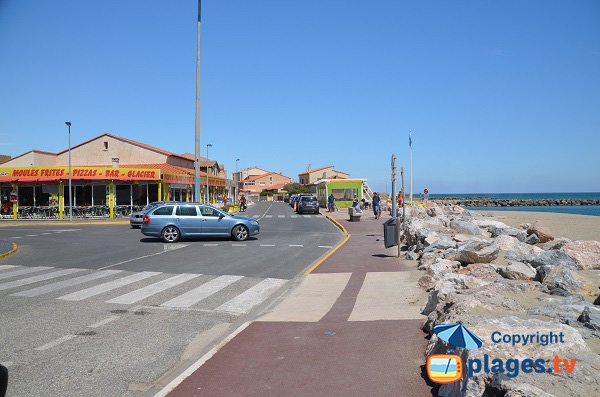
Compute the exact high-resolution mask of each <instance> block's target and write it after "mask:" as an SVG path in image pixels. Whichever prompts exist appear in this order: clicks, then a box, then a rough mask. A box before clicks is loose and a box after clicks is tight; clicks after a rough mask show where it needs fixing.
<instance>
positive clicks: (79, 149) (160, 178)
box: [0, 133, 225, 219]
mask: <svg viewBox="0 0 600 397" xmlns="http://www.w3.org/2000/svg"><path fill="white" fill-rule="evenodd" d="M68 159H69V150H68V149H66V150H63V151H61V152H58V153H52V152H45V151H40V150H31V151H29V152H26V153H23V154H21V155H19V156H16V157H13V158H11V159H9V160H7V161H5V162H3V163H1V164H0V205H1V210H2V214H3V215H9V214H10V215H12V217H13V218H15V219H16V218H17V217H18V216H19V215H21V216H23V217H32V216H44V215H48V216H56V217H58V218H63V217H64V213H65V206H68V203H69V196H71V197H72V202H73V207H74V208H75V209H76V210H77V213H79V211H83V209H85V210H86V211H87V210H88V209H89V208H90V207H94V208H96V209H97V212H92V213H101V214H105V213H107V214H108V215H109V216H111V217H113V216H114V214H115V210H118V208H117V207H119V206H126V207H129V208H130V209H132V208H133V207H136V206H143V205H146V204H147V203H149V202H152V201H159V200H182V201H191V200H192V199H193V197H192V196H193V190H194V189H193V187H194V160H193V157H192V159H190V158H188V157H186V156H184V155H179V154H175V153H172V152H169V151H166V150H163V149H159V148H156V147H153V146H150V145H147V144H144V143H141V142H137V141H133V140H131V139H127V138H123V137H120V136H116V135H113V134H109V133H105V134H102V135H99V136H97V137H95V138H92V139H90V140H88V141H85V142H83V143H80V144H78V145H75V146H72V147H71V180H72V191H71V192H69V189H68V180H69V168H68V164H69V160H68ZM212 163H216V164H217V166H214V164H213V166H212V168H211V166H210V165H209V164H206V166H207V168H205V170H208V171H209V172H208V173H207V172H206V171H201V172H200V177H201V178H200V179H201V185H202V189H203V192H204V191H205V189H207V186H208V192H209V195H210V201H211V202H215V201H216V199H217V196H219V195H223V194H225V178H224V177H222V176H220V175H219V173H220V169H219V167H218V163H217V162H216V161H215V162H212ZM88 213H90V212H88Z"/></svg>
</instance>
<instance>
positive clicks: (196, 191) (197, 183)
mask: <svg viewBox="0 0 600 397" xmlns="http://www.w3.org/2000/svg"><path fill="white" fill-rule="evenodd" d="M201 11H202V0H198V39H197V44H196V151H195V157H196V161H195V163H194V175H195V178H194V182H195V184H194V201H200V19H201V18H200V16H201Z"/></svg>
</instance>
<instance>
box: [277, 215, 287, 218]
mask: <svg viewBox="0 0 600 397" xmlns="http://www.w3.org/2000/svg"><path fill="white" fill-rule="evenodd" d="M277 218H285V215H277Z"/></svg>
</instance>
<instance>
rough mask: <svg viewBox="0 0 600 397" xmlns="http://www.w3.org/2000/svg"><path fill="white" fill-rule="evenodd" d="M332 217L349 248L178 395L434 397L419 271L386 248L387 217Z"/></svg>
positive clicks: (208, 364)
mask: <svg viewBox="0 0 600 397" xmlns="http://www.w3.org/2000/svg"><path fill="white" fill-rule="evenodd" d="M328 215H330V216H332V217H333V218H336V219H337V221H338V222H339V223H340V225H341V226H342V227H343V228H345V229H347V232H348V233H349V234H350V238H349V239H348V241H347V242H346V243H345V244H344V245H343V246H342V247H341V248H339V249H338V250H337V251H336V252H335V253H333V254H332V255H330V256H329V257H328V258H327V259H326V260H325V261H323V262H322V263H321V264H320V265H319V266H318V267H317V268H315V269H314V270H313V271H312V272H311V273H310V274H307V275H305V276H304V277H303V278H302V280H301V281H300V283H299V285H298V286H297V288H295V289H294V290H292V291H291V292H290V293H289V294H288V295H287V296H285V297H284V298H283V299H282V300H281V302H279V304H278V305H276V306H275V307H274V309H273V310H272V311H270V312H269V313H267V314H265V315H264V316H263V317H262V318H260V319H259V320H258V321H256V322H253V323H251V324H249V325H248V326H247V327H246V328H244V329H243V330H241V332H239V333H238V334H237V335H236V336H235V337H234V338H233V339H232V340H231V341H230V342H229V343H227V344H226V345H225V346H223V347H222V348H221V349H220V350H218V351H217V352H216V354H214V356H212V358H210V359H209V360H208V361H206V362H205V363H203V365H202V366H200V367H199V368H198V369H197V370H196V371H195V372H193V374H192V375H191V376H189V377H188V378H187V379H185V380H184V381H183V382H182V383H181V384H179V385H178V386H177V387H176V388H175V389H174V390H173V391H172V392H171V393H170V394H169V395H170V396H234V395H236V396H237V395H244V396H334V395H344V396H365V395H372V396H398V395H404V396H430V395H432V389H431V388H430V387H429V386H428V385H427V384H426V381H425V379H424V378H423V377H422V367H423V365H424V364H425V358H424V352H425V347H426V343H427V341H426V339H425V334H424V333H423V332H422V331H421V330H420V326H421V324H422V322H423V319H424V316H422V315H421V314H419V312H420V310H419V309H420V307H421V306H422V304H423V303H424V299H425V293H424V291H422V290H420V289H419V288H418V287H417V286H416V282H417V279H418V277H419V272H418V271H417V270H416V264H415V263H413V262H410V261H405V260H401V259H399V258H397V257H396V252H397V249H396V248H393V249H389V250H386V249H385V248H384V247H383V241H382V240H383V226H382V224H383V222H384V221H385V220H386V219H388V218H387V217H385V216H384V217H383V218H382V219H379V220H375V219H374V217H373V215H372V213H370V212H365V215H363V217H362V220H361V221H360V222H349V221H348V220H347V213H346V212H345V211H344V212H342V211H341V210H340V211H339V212H335V213H331V214H329V213H328Z"/></svg>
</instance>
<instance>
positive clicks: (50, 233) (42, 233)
mask: <svg viewBox="0 0 600 397" xmlns="http://www.w3.org/2000/svg"><path fill="white" fill-rule="evenodd" d="M42 234H52V233H42Z"/></svg>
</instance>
